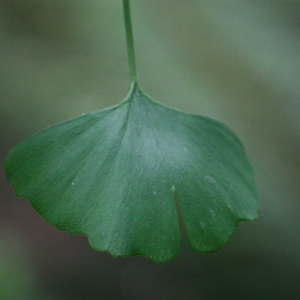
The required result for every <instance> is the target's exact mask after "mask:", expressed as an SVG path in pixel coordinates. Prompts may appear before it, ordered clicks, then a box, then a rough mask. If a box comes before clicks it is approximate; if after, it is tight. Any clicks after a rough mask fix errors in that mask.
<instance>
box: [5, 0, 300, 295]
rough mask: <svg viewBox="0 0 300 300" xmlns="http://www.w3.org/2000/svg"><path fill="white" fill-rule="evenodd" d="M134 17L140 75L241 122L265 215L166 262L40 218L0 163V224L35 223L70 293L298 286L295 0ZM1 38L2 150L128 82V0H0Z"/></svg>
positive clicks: (64, 291) (293, 290)
mask: <svg viewBox="0 0 300 300" xmlns="http://www.w3.org/2000/svg"><path fill="white" fill-rule="evenodd" d="M132 17H133V24H134V33H135V42H136V52H137V55H138V70H140V72H139V77H140V82H141V85H142V87H143V88H144V90H145V91H146V92H148V93H149V94H151V95H153V97H154V98H156V99H158V100H159V101H161V102H163V103H165V104H169V105H171V106H175V107H178V108H180V109H182V110H184V111H188V112H194V113H198V114H203V115H206V116H210V117H214V118H216V119H219V120H221V121H223V122H225V123H226V124H228V125H229V126H230V127H231V128H232V129H233V130H234V131H235V132H236V133H237V134H238V136H239V137H240V139H241V140H242V141H243V143H244V144H245V146H246V151H247V153H248V155H249V156H250V158H251V160H252V162H253V164H254V169H255V171H256V175H257V179H258V185H259V188H260V194H261V199H262V209H261V213H260V219H259V220H258V221H257V222H255V223H253V224H251V225H250V224H249V223H248V224H246V226H241V228H240V230H239V232H238V234H237V235H236V236H234V237H233V239H232V242H231V243H230V244H229V245H228V246H227V247H225V248H224V249H223V250H221V251H220V252H218V253H215V254H210V255H196V254H194V253H193V252H191V251H190V250H188V249H186V248H184V249H183V251H182V255H181V256H180V257H179V258H178V259H177V260H175V261H174V262H172V263H170V264H167V265H166V266H163V267H160V268H157V267H156V266H153V265H152V264H151V263H150V262H147V261H145V260H143V259H139V258H136V259H132V260H131V259H130V260H126V261H124V260H121V261H120V260H118V261H115V260H113V259H111V258H110V257H109V256H106V255H105V254H103V255H102V254H98V253H97V254H95V253H93V252H89V251H90V250H87V249H88V248H85V245H86V243H87V242H86V241H85V240H82V239H81V238H79V237H78V239H76V237H72V239H69V237H68V236H66V235H64V234H63V233H60V234H58V233H57V232H56V231H55V230H54V229H53V231H51V229H49V228H48V227H46V226H45V225H43V224H44V223H43V222H42V221H41V220H40V219H39V218H38V217H37V216H36V215H35V214H32V215H31V213H30V211H31V210H30V208H28V209H27V206H26V205H28V204H24V203H25V201H24V202H23V201H19V200H17V199H16V198H15V197H13V196H12V190H11V189H10V188H9V186H8V184H6V182H5V179H4V174H3V172H2V171H1V198H0V199H1V203H0V205H1V207H2V206H3V209H2V208H1V210H0V213H1V215H0V217H1V218H2V219H3V218H4V219H5V220H8V219H9V218H10V220H13V221H10V222H9V221H7V222H1V223H0V224H2V223H3V224H10V225H9V226H13V225H12V224H15V223H16V222H17V225H14V226H16V227H18V228H23V227H26V228H31V230H28V233H27V237H28V243H29V244H30V245H31V244H32V245H34V246H35V247H34V248H35V249H38V250H36V251H37V253H36V254H35V255H36V257H37V258H38V261H39V265H40V268H41V270H42V271H43V272H42V274H43V277H42V278H43V280H44V281H43V282H44V288H45V289H46V290H47V291H48V292H49V293H50V291H52V290H54V289H56V291H57V293H59V295H64V296H65V297H67V298H68V299H83V298H84V299H98V298H99V297H100V296H99V295H103V294H105V295H109V296H108V297H107V298H109V299H134V298H137V299H159V298H161V299H162V298H163V299H218V298H223V299H224V298H229V299H257V298H260V299H283V298H288V299H297V298H299V297H300V287H299V284H298V282H299V279H300V270H299V269H300V268H299V264H300V254H299V247H300V238H299V237H300V219H299V210H300V204H299V198H300V188H299V187H300V185H299V182H300V159H299V151H300V122H299V120H300V85H299V82H300V74H299V72H300V71H299V70H300V51H299V41H300V22H299V20H300V3H299V1H296V0H281V1H278V0H243V1H241V0H230V1H221V0H214V1H199V0H191V1H179V0H164V1H153V0H141V1H132ZM0 43H1V47H0V66H1V67H0V126H1V136H0V138H1V142H0V144H1V146H2V145H3V149H1V159H2V158H3V159H4V156H5V155H6V154H7V152H8V150H9V149H10V148H12V147H13V146H14V145H15V144H16V143H18V142H20V141H21V140H22V139H24V138H26V137H28V136H29V135H31V134H32V133H34V132H37V131H38V130H40V129H42V128H44V127H45V126H48V125H50V124H53V123H56V122H57V121H60V120H63V119H65V118H69V117H74V116H76V115H80V114H81V113H83V112H84V113H86V112H89V111H92V110H96V109H100V108H102V107H104V106H108V105H111V104H115V103H117V102H119V101H120V100H121V99H122V98H123V97H124V95H125V94H126V91H127V83H128V74H127V73H128V72H127V56H126V51H125V37H124V29H123V18H122V5H121V1H109V0H101V1H96V0H94V1H92V0H88V1H70V0H66V1H60V0H55V1H46V0H44V1H42V0H1V1H0ZM187 91H188V96H187V95H186V93H187ZM2 128H4V130H2ZM2 193H3V196H2ZM19 207H22V209H20V208H19ZM28 207H29V206H28ZM28 214H29V215H30V216H31V217H30V218H31V221H30V222H28V221H27V219H26V218H25V217H24V216H25V215H26V216H28ZM27 218H28V217H27ZM17 220H19V221H17ZM37 224H38V225H37ZM6 226H7V225H6ZM2 227H4V225H3V226H2ZM3 230H5V228H4V229H3ZM20 230H21V229H20ZM42 230H43V231H42ZM45 231H47V234H44V232H45ZM49 235H52V236H53V238H52V239H49V238H47V239H46V236H47V237H49ZM75 240H76V241H77V242H73V241H75ZM69 246H70V247H69ZM61 247H63V248H61ZM45 253H46V254H45ZM47 260H49V261H50V262H51V263H47ZM54 261H55V262H57V263H56V264H55V263H53V262H54ZM82 261H84V263H82ZM64 278H68V280H65V279H64ZM95 278H97V280H96V279H95ZM57 293H56V295H58V294H57ZM61 297H63V296H61ZM80 297H81V298H80ZM93 297H94V298H93Z"/></svg>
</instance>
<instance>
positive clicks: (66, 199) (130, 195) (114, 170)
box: [5, 86, 259, 263]
mask: <svg viewBox="0 0 300 300" xmlns="http://www.w3.org/2000/svg"><path fill="white" fill-rule="evenodd" d="M5 169H6V174H7V178H8V180H9V181H10V182H11V183H12V185H13V186H14V187H15V191H16V195H17V196H19V197H23V198H27V199H29V200H30V202H31V204H32V206H33V207H34V208H35V209H36V210H37V211H38V212H39V213H40V214H41V216H42V217H43V218H44V219H45V220H46V221H48V222H49V223H51V224H52V225H54V226H56V227H57V228H59V229H61V230H63V231H67V232H69V233H72V234H84V235H86V236H87V237H88V239H89V242H90V244H91V246H92V247H93V248H94V249H96V250H100V251H108V252H110V253H111V254H112V255H113V256H117V257H119V256H132V255H142V256H147V257H150V258H152V259H153V260H154V261H155V262H157V263H164V262H166V261H168V260H170V259H172V258H174V257H175V256H176V254H177V253H178V251H179V246H180V229H179V222H178V220H180V219H181V218H182V220H183V223H184V228H183V229H182V230H185V231H186V234H187V236H188V238H189V240H190V242H191V244H192V246H193V247H194V248H195V249H196V250H198V251H202V252H207V251H214V250H217V249H219V248H220V247H221V246H223V245H224V244H225V243H226V242H227V241H228V240H229V238H230V236H231V235H232V234H233V233H234V232H235V230H236V227H237V223H238V222H239V221H241V220H253V219H255V218H256V217H257V211H258V208H259V201H258V196H257V190H256V185H255V181H254V176H253V171H252V167H251V165H250V163H249V161H248V159H247V157H246V156H245V152H244V149H243V146H242V145H241V143H240V142H239V140H238V139H237V137H236V136H235V135H234V134H233V132H232V131H231V130H230V129H228V128H227V127H226V126H225V125H223V124H221V123H219V122H217V121H214V120H212V119H209V118H205V117H201V116H197V115H191V114H186V113H183V112H180V111H177V110H174V109H171V108H169V107H166V106H163V105H161V104H159V103H157V102H156V101H154V100H152V99H151V98H149V97H148V96H146V95H145V94H144V93H143V92H142V91H141V90H140V89H139V88H138V87H137V86H133V87H132V89H131V91H130V93H129V95H128V96H127V98H126V99H125V100H124V101H123V102H121V103H120V104H119V105H117V106H114V107H111V108H108V109H104V110H101V111H96V112H92V113H89V114H87V115H83V116H80V117H77V118H74V119H71V120H68V121H66V122H62V123H59V124H57V125H54V126H52V127H49V128H47V129H45V130H43V131H41V132H39V133H37V134H36V135H34V136H32V137H30V138H29V139H27V140H25V141H24V142H22V143H21V144H19V145H17V146H16V147H15V148H14V149H13V150H12V151H11V152H10V153H9V155H8V157H7V159H6V161H5ZM175 194H176V197H175ZM176 199H177V200H176Z"/></svg>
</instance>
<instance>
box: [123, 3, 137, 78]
mask: <svg viewBox="0 0 300 300" xmlns="http://www.w3.org/2000/svg"><path fill="white" fill-rule="evenodd" d="M123 12H124V21H125V32H126V42H127V53H128V64H129V79H130V83H132V84H137V76H136V65H135V55H134V43H133V34H132V26H131V17H130V5H129V0H123Z"/></svg>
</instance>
